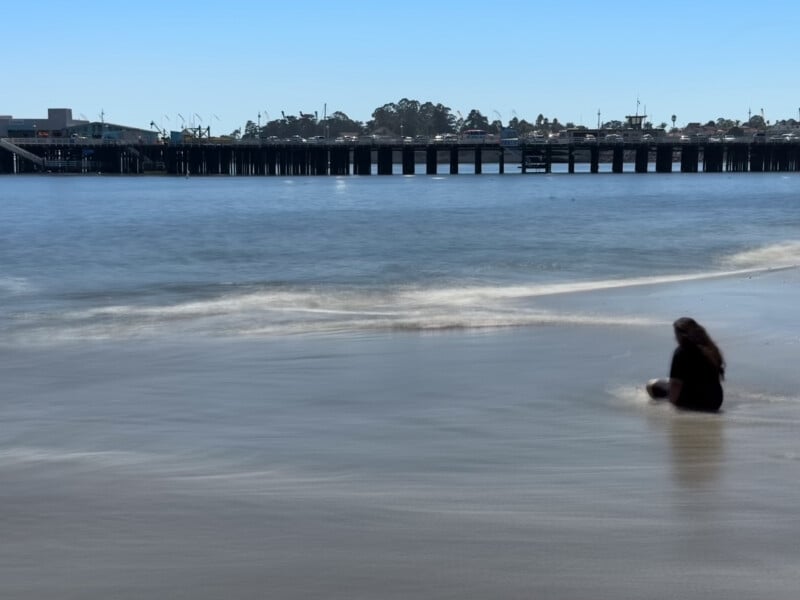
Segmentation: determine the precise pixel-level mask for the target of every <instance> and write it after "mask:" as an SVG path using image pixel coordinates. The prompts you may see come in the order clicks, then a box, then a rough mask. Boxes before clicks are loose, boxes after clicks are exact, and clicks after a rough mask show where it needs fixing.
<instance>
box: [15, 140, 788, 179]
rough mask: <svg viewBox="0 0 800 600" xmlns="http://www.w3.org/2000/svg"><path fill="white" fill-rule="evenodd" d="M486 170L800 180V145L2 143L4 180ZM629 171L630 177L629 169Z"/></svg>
mask: <svg viewBox="0 0 800 600" xmlns="http://www.w3.org/2000/svg"><path fill="white" fill-rule="evenodd" d="M485 163H498V168H499V172H500V173H505V170H506V166H507V165H511V164H514V165H515V166H516V167H518V168H519V169H520V170H521V172H523V173H528V172H540V173H541V172H544V173H550V172H552V166H553V165H554V164H566V165H567V172H568V173H575V172H576V169H575V165H576V164H581V163H583V164H588V165H589V172H590V173H599V172H600V164H610V165H611V170H610V171H611V172H612V173H623V172H626V171H625V168H626V165H627V170H628V172H636V173H647V172H656V173H669V172H672V171H675V170H677V171H679V172H682V173H697V172H713V173H719V172H748V171H749V172H771V171H775V172H798V171H800V143H798V142H796V141H792V142H772V141H768V142H738V141H737V142H701V143H696V142H695V143H686V142H679V141H677V140H663V141H655V142H625V143H623V142H617V143H604V142H602V141H601V142H570V143H548V144H542V143H535V144H520V145H518V146H513V147H507V146H502V145H500V144H497V143H474V142H469V143H467V142H464V141H462V142H459V143H427V144H409V143H401V142H374V143H366V144H365V143H358V142H353V143H324V142H322V143H319V142H317V143H289V142H285V143H281V142H278V143H259V142H237V143H229V144H215V143H208V142H205V141H203V142H198V143H184V144H135V143H123V142H112V143H109V141H108V140H74V139H63V140H57V139H48V140H35V139H10V140H9V139H6V140H2V141H0V174H14V173H47V172H50V173H52V172H63V173H98V172H101V173H108V174H123V175H133V174H164V175H248V176H299V175H370V174H373V173H377V174H379V175H391V174H394V173H397V172H398V170H396V169H395V165H400V166H401V169H400V170H399V172H401V173H402V174H403V175H413V174H423V173H424V174H427V175H436V174H439V173H449V174H451V175H455V174H458V172H459V168H460V166H461V165H465V164H471V165H472V166H473V168H472V170H471V171H472V172H474V173H475V174H481V173H482V172H483V165H484V164H485ZM631 164H632V165H633V169H631Z"/></svg>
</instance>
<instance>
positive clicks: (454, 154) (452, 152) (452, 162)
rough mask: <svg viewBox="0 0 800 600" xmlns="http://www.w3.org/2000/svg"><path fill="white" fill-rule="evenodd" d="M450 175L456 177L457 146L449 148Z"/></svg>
mask: <svg viewBox="0 0 800 600" xmlns="http://www.w3.org/2000/svg"><path fill="white" fill-rule="evenodd" d="M450 175H458V146H450Z"/></svg>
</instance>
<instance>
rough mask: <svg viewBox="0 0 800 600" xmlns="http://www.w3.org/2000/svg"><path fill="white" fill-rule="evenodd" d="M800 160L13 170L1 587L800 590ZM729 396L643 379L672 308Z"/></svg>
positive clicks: (325, 593) (1, 237) (6, 590)
mask: <svg viewBox="0 0 800 600" xmlns="http://www.w3.org/2000/svg"><path fill="white" fill-rule="evenodd" d="M798 208H800V176H796V175H785V174H696V175H682V174H669V175H657V174H647V175H632V174H630V175H622V176H612V175H605V174H604V175H588V174H587V175H572V176H569V175H558V174H557V175H552V176H544V175H530V176H520V175H515V174H508V175H503V176H500V175H494V174H484V175H480V176H475V175H468V174H466V175H458V176H433V177H430V176H412V177H404V176H393V177H377V176H376V177H342V178H334V177H331V178H327V177H326V178H311V177H307V178H205V179H203V178H160V177H159V178H118V177H106V176H98V177H59V176H53V177H5V178H2V179H0V423H2V427H0V537H2V539H3V540H4V542H3V544H2V545H0V596H2V597H3V598H14V599H15V598H24V599H28V598H37V599H40V598H49V597H59V598H81V599H86V598H89V599H93V598H108V597H114V598H120V599H127V598H131V599H133V598H142V597H164V598H167V597H169V598H193V599H197V598H209V599H210V598H235V599H239V598H304V599H308V598H326V599H328V598H347V599H353V598H410V597H415V598H490V597H491V598H538V597H547V598H590V597H591V598H595V599H597V598H609V599H610V598H614V599H619V598H664V597H671V596H672V595H683V596H686V597H698V596H699V595H702V596H703V597H708V598H725V599H726V600H729V599H731V598H742V599H745V598H747V599H750V598H754V597H765V598H767V597H768V598H781V599H783V598H786V599H787V600H788V599H790V598H795V597H796V592H797V589H800V575H798V572H797V569H796V565H797V559H798V547H797V542H796V540H797V536H798V534H800V521H798V519H797V509H796V507H797V505H798V503H799V502H800V489H798V488H797V486H796V485H794V483H793V482H795V481H797V477H798V476H799V475H800V442H798V440H800V437H798V433H800V397H799V396H798V393H797V377H796V372H795V369H794V366H793V365H796V364H797V362H798V359H800V319H798V316H800V313H798V311H797V308H796V306H795V305H796V300H795V299H796V297H797V290H798V283H800V278H798V269H797V265H798V263H800V211H798ZM683 315H691V316H695V317H696V318H698V320H699V321H701V322H702V323H704V324H706V325H707V326H708V328H709V331H710V333H711V334H712V335H713V336H714V337H715V338H716V339H717V341H718V342H719V343H720V346H721V347H722V349H723V352H724V353H725V355H726V359H727V362H728V379H727V381H726V384H725V389H726V402H725V405H724V411H723V413H722V414H720V415H711V416H709V415H692V414H687V413H679V412H676V411H674V410H672V409H671V408H669V407H667V406H662V405H653V404H651V403H649V402H648V400H647V399H646V397H645V395H644V392H643V385H642V384H643V383H644V381H646V380H647V379H649V378H650V377H656V376H664V375H665V374H666V370H667V366H668V361H669V357H670V354H671V351H672V345H673V344H674V342H673V341H672V336H671V326H670V324H671V322H672V320H674V319H675V318H677V317H679V316H683Z"/></svg>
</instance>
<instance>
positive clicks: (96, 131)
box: [0, 108, 159, 144]
mask: <svg viewBox="0 0 800 600" xmlns="http://www.w3.org/2000/svg"><path fill="white" fill-rule="evenodd" d="M0 138H13V139H25V138H34V139H43V138H87V139H104V140H118V141H126V142H139V143H143V144H155V143H158V141H159V132H158V131H151V130H149V129H139V128H136V127H129V126H127V125H117V124H115V123H108V122H105V121H88V120H85V119H74V118H73V117H72V109H71V108H48V109H47V118H33V119H20V118H15V117H12V116H10V115H0Z"/></svg>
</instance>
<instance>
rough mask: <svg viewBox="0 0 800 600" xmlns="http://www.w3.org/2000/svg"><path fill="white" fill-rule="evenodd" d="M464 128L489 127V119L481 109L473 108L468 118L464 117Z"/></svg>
mask: <svg viewBox="0 0 800 600" xmlns="http://www.w3.org/2000/svg"><path fill="white" fill-rule="evenodd" d="M464 129H483V130H484V131H487V130H488V129H489V119H487V118H486V117H484V116H483V115H482V114H481V111H479V110H475V109H472V110H471V111H470V112H469V114H468V115H467V118H466V119H464Z"/></svg>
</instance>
